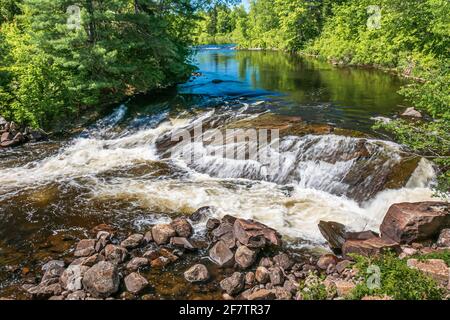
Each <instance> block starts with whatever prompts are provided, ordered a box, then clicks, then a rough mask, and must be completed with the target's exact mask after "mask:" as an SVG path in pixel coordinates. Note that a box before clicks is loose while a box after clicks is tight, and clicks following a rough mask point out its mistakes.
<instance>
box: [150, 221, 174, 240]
mask: <svg viewBox="0 0 450 320" xmlns="http://www.w3.org/2000/svg"><path fill="white" fill-rule="evenodd" d="M176 235H177V233H176V231H175V229H174V228H173V227H172V226H171V225H170V224H159V225H156V226H154V227H153V228H152V236H153V240H154V241H155V242H156V244H158V245H162V244H167V243H169V241H170V238H172V237H175V236H176Z"/></svg>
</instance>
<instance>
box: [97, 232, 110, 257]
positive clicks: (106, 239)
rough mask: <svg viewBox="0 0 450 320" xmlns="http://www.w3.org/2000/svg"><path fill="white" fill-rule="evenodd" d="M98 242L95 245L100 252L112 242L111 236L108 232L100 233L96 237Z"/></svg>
mask: <svg viewBox="0 0 450 320" xmlns="http://www.w3.org/2000/svg"><path fill="white" fill-rule="evenodd" d="M96 239H97V242H96V243H95V251H96V252H100V251H101V250H103V249H104V248H105V247H106V246H107V245H108V243H110V241H111V234H110V233H109V232H107V231H99V232H98V233H97V236H96Z"/></svg>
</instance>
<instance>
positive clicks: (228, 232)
mask: <svg viewBox="0 0 450 320" xmlns="http://www.w3.org/2000/svg"><path fill="white" fill-rule="evenodd" d="M212 235H213V239H214V241H219V240H221V241H223V242H225V243H226V245H227V246H228V248H230V249H233V248H234V247H236V238H235V237H234V231H233V225H232V224H230V223H228V222H223V223H221V224H220V225H219V226H218V227H217V228H216V229H214V231H213V232H212Z"/></svg>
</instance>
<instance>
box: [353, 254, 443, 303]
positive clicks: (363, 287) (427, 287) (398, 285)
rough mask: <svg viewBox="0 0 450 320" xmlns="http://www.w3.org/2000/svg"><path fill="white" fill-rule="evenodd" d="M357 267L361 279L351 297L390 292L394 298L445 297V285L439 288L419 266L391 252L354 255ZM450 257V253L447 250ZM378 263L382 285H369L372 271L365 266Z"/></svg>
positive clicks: (422, 298) (433, 298)
mask: <svg viewBox="0 0 450 320" xmlns="http://www.w3.org/2000/svg"><path fill="white" fill-rule="evenodd" d="M354 258H355V260H356V265H355V267H356V268H357V269H358V270H359V274H360V276H361V277H362V282H361V283H360V284H358V285H357V286H356V288H355V289H354V290H353V292H352V294H351V296H350V298H351V299H355V300H360V299H362V298H363V297H364V296H383V295H388V296H390V297H392V298H393V299H395V300H442V298H443V296H444V289H442V288H440V287H439V286H438V284H437V283H436V281H434V280H433V279H431V278H430V277H428V276H426V275H425V274H423V273H422V272H420V271H419V270H415V269H411V268H409V267H408V266H407V264H406V260H402V259H399V258H397V257H396V255H395V254H392V253H388V254H385V255H381V256H378V257H374V258H366V257H361V256H355V257H354ZM447 259H448V253H447ZM371 265H375V266H378V267H379V268H380V272H381V274H380V275H381V286H380V287H379V288H376V289H370V288H368V286H367V283H368V282H369V280H370V277H371V276H373V274H371V273H367V272H366V270H367V269H368V268H369V266H371Z"/></svg>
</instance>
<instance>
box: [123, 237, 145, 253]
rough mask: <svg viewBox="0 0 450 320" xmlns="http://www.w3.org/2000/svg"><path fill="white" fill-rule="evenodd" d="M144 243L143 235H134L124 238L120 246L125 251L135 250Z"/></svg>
mask: <svg viewBox="0 0 450 320" xmlns="http://www.w3.org/2000/svg"><path fill="white" fill-rule="evenodd" d="M143 241H144V235H142V234H139V233H135V234H132V235H131V236H129V237H128V238H126V239H125V240H124V241H122V243H121V244H120V245H121V246H122V247H124V248H125V249H128V250H130V249H135V248H137V247H139V246H140V245H141V244H142V243H143Z"/></svg>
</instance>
